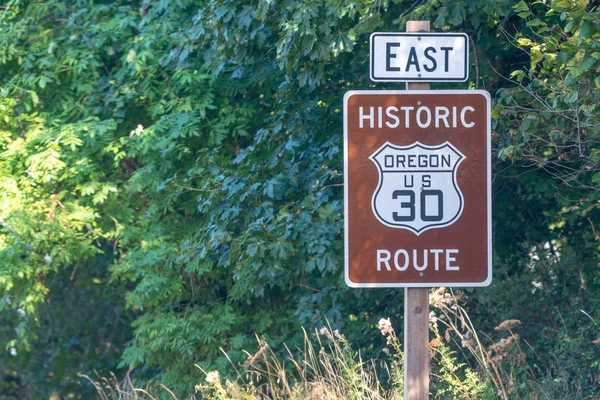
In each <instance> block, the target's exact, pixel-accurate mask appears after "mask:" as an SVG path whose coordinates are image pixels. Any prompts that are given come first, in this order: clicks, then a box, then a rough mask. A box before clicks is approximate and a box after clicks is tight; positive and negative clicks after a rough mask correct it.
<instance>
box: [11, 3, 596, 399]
mask: <svg viewBox="0 0 600 400" xmlns="http://www.w3.org/2000/svg"><path fill="white" fill-rule="evenodd" d="M598 18H599V14H598V11H597V6H596V5H595V3H594V2H587V1H584V0H577V1H566V0H558V1H537V2H524V1H520V2H516V1H508V0H499V1H476V0H464V1H454V0H449V1H428V2H413V1H392V0H390V1H386V0H368V1H363V2H345V1H340V0H336V1H334V0H322V1H314V0H282V1H270V0H254V1H251V2H240V1H233V0H213V1H192V0H173V1H167V0H162V1H156V0H153V1H150V0H144V1H125V0H118V1H94V0H85V1H84V0H76V1H59V0H48V1H45V2H37V1H25V0H13V1H6V2H4V5H2V6H0V221H1V222H0V309H1V310H2V312H1V313H0V319H1V320H2V323H1V324H0V326H1V328H0V337H1V338H2V342H3V343H5V347H4V350H3V351H2V353H1V355H0V360H1V361H0V380H1V385H2V386H0V387H1V388H2V389H0V390H1V392H0V393H1V396H2V397H3V398H7V399H11V398H24V397H23V396H29V397H30V398H47V397H48V396H49V395H50V394H51V393H61V394H63V396H66V395H67V394H69V393H71V394H72V395H73V396H75V398H87V397H86V396H89V395H90V393H93V391H92V387H91V385H89V383H87V382H86V381H84V380H82V379H81V378H80V377H78V376H77V372H84V373H88V374H91V373H92V371H93V370H97V371H100V373H103V374H107V373H109V372H111V371H114V372H115V373H117V374H118V375H119V376H122V375H123V374H125V373H126V372H127V371H131V372H130V373H131V375H132V376H133V378H134V379H135V380H136V382H140V384H144V385H150V386H152V385H156V384H158V383H159V382H160V383H163V384H165V385H166V386H168V387H170V388H172V390H173V391H175V392H176V393H177V394H178V395H179V396H185V395H187V394H189V393H191V392H193V390H194V385H195V384H197V382H198V381H200V380H202V379H203V376H202V374H201V372H200V371H199V370H198V369H197V368H195V367H194V364H198V365H200V366H202V367H204V368H206V369H220V370H221V371H226V370H227V369H228V365H229V361H228V360H227V357H226V356H225V355H224V353H223V352H222V351H221V349H223V350H224V351H225V352H227V354H228V355H229V357H230V358H231V360H232V361H233V362H234V363H238V362H242V361H244V360H245V359H246V354H245V353H244V350H248V349H252V348H254V347H255V346H256V340H255V335H260V336H264V337H265V338H267V339H268V340H269V343H270V344H271V345H272V346H273V348H282V346H281V344H282V343H286V344H287V345H288V346H289V347H293V346H295V345H301V343H302V341H303V335H302V333H301V329H300V327H301V326H304V327H306V328H312V327H320V326H323V325H324V324H326V322H325V321H326V320H327V321H329V323H330V324H331V325H332V326H333V327H334V328H339V329H340V330H341V331H342V332H343V333H344V334H345V336H346V337H347V338H348V340H349V341H350V342H351V343H353V345H354V346H355V347H356V348H359V349H361V352H362V353H363V355H364V356H369V357H373V358H385V355H384V354H383V353H382V348H383V346H384V343H383V342H382V341H381V339H380V338H379V337H378V332H377V331H376V329H374V327H375V326H376V325H377V321H378V320H379V318H380V317H382V316H389V317H391V318H392V319H393V320H394V321H395V325H396V326H400V323H401V315H402V309H403V304H402V300H401V298H402V296H401V295H400V291H399V290H366V289H360V290H356V289H352V290H350V289H349V288H347V287H345V285H344V284H343V278H342V276H343V236H342V233H343V214H342V213H343V207H342V206H343V175H342V171H343V166H342V150H341V149H342V135H341V132H342V99H343V94H344V93H345V92H346V91H347V90H351V89H374V88H376V89H399V88H402V85H399V84H377V85H375V84H373V83H372V82H370V80H369V78H368V56H367V54H368V37H369V35H370V33H372V32H374V31H404V30H405V25H406V21H408V20H429V21H432V30H434V31H458V32H466V33H467V34H468V35H469V37H470V39H471V60H472V63H471V64H472V66H471V72H470V76H471V79H470V80H469V82H468V83H466V84H433V85H432V88H433V89H437V88H440V89H441V88H454V89H465V88H468V89H474V88H481V89H486V90H488V91H489V92H490V93H491V95H492V97H493V100H494V108H493V112H492V116H493V152H494V166H493V169H494V171H493V172H494V180H493V204H494V282H493V284H492V286H491V287H489V288H485V289H465V290H464V295H465V302H466V304H467V307H468V309H469V311H470V313H471V317H472V319H473V320H474V321H475V324H476V325H477V326H478V327H479V328H480V329H481V330H482V331H483V332H489V333H490V334H491V333H492V332H493V328H494V327H495V326H496V325H497V324H499V323H500V322H501V321H503V320H505V319H509V318H514V319H519V320H521V321H522V322H523V326H522V327H521V329H520V332H519V334H520V339H521V341H522V342H523V343H527V346H525V353H526V355H527V357H528V362H529V364H530V365H533V366H534V373H535V376H534V378H535V379H538V380H539V381H540V382H543V383H544V384H545V385H546V387H547V388H548V390H549V391H552V392H551V393H552V394H553V396H552V397H553V398H590V399H592V398H596V397H595V396H598V389H597V388H598V383H599V381H600V375H599V374H600V363H599V362H598V360H599V359H600V357H599V356H600V351H599V347H598V344H595V343H594V342H593V341H594V340H596V339H598V337H599V336H600V335H599V329H598V325H597V322H598V321H599V320H600V308H599V306H598V305H599V304H600V292H599V288H600V282H599V279H600V272H599V269H598V268H599V266H600V262H599V240H600V236H599V234H598V231H599V230H600V227H599V226H597V225H598V223H599V222H600V217H599V215H600V209H599V205H600V203H599V202H598V194H599V186H600V172H599V171H600V168H599V167H600V144H599V131H598V129H599V126H600V121H599V117H598V115H600V114H599V113H598V110H597V107H598V105H599V102H600V78H599V77H600V75H599V72H598V71H600V61H599V60H600V50H599V47H600V45H599V43H600V41H599V38H600V24H599V22H598ZM523 374H524V372H523V373H522V374H521V375H518V374H517V375H518V376H524V375H523ZM527 379H531V377H530V378H527ZM522 382H526V379H525V378H523V380H522ZM523 385H525V386H527V384H526V383H523ZM515 390H518V388H517V389H515ZM515 393H517V392H515ZM572 396H578V397H572ZM515 398H518V397H515Z"/></svg>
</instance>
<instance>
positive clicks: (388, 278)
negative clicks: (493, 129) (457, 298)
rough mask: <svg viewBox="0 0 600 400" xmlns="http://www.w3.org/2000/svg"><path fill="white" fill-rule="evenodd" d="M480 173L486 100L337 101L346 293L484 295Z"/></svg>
mask: <svg viewBox="0 0 600 400" xmlns="http://www.w3.org/2000/svg"><path fill="white" fill-rule="evenodd" d="M490 170H491V157H490V97H489V94H488V93H487V92H485V91H482V90H438V91H417V90H410V91H350V92H348V93H346V95H345V97H344V176H345V178H344V179H345V204H344V206H345V252H346V254H345V256H346V257H345V263H346V274H345V277H346V283H347V284H348V285H349V286H352V287H430V286H487V285H489V284H490V282H491V278H492V275H491V199H490V189H491V178H490V175H491V173H490Z"/></svg>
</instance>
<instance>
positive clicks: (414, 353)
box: [404, 21, 430, 400]
mask: <svg viewBox="0 0 600 400" xmlns="http://www.w3.org/2000/svg"><path fill="white" fill-rule="evenodd" d="M429 30H430V27H429V21H408V23H407V25H406V32H408V33H411V32H429ZM406 90H429V83H425V82H412V83H409V82H407V83H406ZM428 398H429V288H411V287H407V288H404V399H405V400H425V399H428Z"/></svg>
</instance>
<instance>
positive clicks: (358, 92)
mask: <svg viewBox="0 0 600 400" xmlns="http://www.w3.org/2000/svg"><path fill="white" fill-rule="evenodd" d="M361 94H362V95H383V96H387V95H415V94H417V95H418V94H436V95H437V94H443V95H461V94H479V95H481V96H483V97H484V98H485V100H486V104H487V132H486V134H487V207H488V214H487V227H488V229H487V245H488V256H487V260H488V262H487V264H488V268H487V278H486V279H485V281H483V282H449V283H448V282H424V283H418V282H414V283H393V282H386V283H356V282H352V281H351V280H350V265H349V245H348V238H349V231H350V226H349V223H348V216H349V213H348V100H349V99H350V97H352V96H354V95H361ZM491 103H492V101H491V98H490V94H489V93H488V92H487V91H485V90H350V91H348V92H346V94H345V95H344V280H345V281H346V285H348V286H349V287H351V288H400V287H438V286H445V287H485V286H489V285H490V284H491V283H492V141H491V136H492V124H491V122H492V121H491V118H492V117H491V115H492V110H491Z"/></svg>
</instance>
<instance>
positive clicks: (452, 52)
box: [370, 32, 469, 82]
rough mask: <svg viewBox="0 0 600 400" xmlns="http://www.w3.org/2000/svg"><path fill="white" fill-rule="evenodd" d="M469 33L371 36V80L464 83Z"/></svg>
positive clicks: (376, 33) (376, 34) (381, 34)
mask: <svg viewBox="0 0 600 400" xmlns="http://www.w3.org/2000/svg"><path fill="white" fill-rule="evenodd" d="M468 40H469V38H468V36H467V35H466V34H465V33H391V32H389V33H381V32H375V33H373V34H372V35H371V46H370V47H371V80H373V81H375V82H381V81H383V82H385V81H388V82H408V81H410V82H414V81H419V82H464V81H466V80H467V79H468V77H469V47H468V43H469V42H468Z"/></svg>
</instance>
